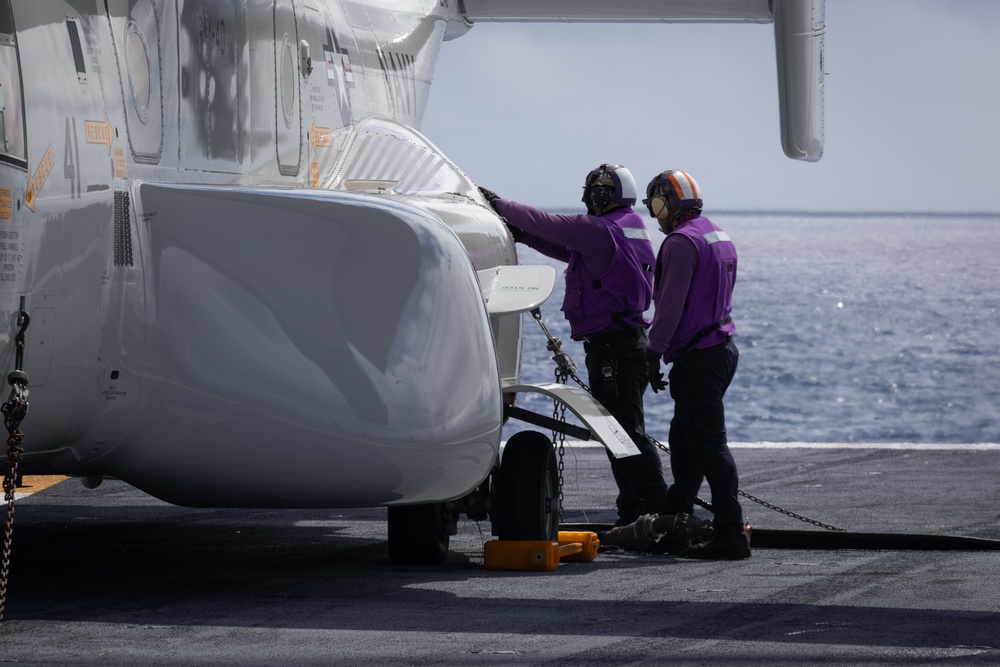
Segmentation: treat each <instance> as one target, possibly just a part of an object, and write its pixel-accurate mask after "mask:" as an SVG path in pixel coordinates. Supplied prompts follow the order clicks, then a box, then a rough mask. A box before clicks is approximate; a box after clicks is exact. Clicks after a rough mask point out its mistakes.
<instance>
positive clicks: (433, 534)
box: [389, 503, 449, 565]
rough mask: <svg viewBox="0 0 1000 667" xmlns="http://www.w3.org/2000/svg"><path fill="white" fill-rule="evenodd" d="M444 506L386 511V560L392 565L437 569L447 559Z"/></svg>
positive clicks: (408, 507)
mask: <svg viewBox="0 0 1000 667" xmlns="http://www.w3.org/2000/svg"><path fill="white" fill-rule="evenodd" d="M445 511H446V504H445V503H433V504H430V505H406V506H401V507H390V508H389V560H391V561H392V562H393V563H395V564H396V565H438V564H440V563H442V562H444V559H445V558H446V557H447V556H448V541H449V537H448V530H447V525H446V522H445Z"/></svg>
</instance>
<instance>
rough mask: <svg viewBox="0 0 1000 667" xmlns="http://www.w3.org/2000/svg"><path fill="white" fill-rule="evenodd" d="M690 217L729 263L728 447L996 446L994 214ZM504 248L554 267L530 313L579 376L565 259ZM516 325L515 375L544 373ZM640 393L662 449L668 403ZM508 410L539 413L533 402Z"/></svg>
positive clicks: (999, 348) (534, 340)
mask: <svg viewBox="0 0 1000 667" xmlns="http://www.w3.org/2000/svg"><path fill="white" fill-rule="evenodd" d="M706 214H707V215H708V216H709V217H710V218H711V219H712V220H713V221H714V222H716V223H717V224H719V225H720V226H721V227H722V228H723V229H725V230H726V231H727V232H729V235H730V236H731V237H732V239H733V241H734V242H735V243H736V247H737V252H738V253H739V258H740V264H739V275H738V277H737V283H736V289H735V292H734V295H733V301H734V306H733V319H734V320H735V322H736V336H735V340H736V343H737V346H738V347H739V348H740V364H739V368H738V370H737V373H736V378H735V379H734V381H733V385H732V386H731V387H730V389H729V392H728V393H727V395H726V421H727V429H728V435H729V439H730V441H733V442H758V441H766V442H921V443H982V442H993V443H996V442H1000V215H961V216H951V215H947V216H946V215H941V216H933V215H904V214H899V215H848V214H775V213H750V212H747V213H742V212H741V213H736V212H726V213H712V212H710V211H709V212H706ZM647 226H648V227H649V228H650V231H651V235H652V237H653V244H654V247H658V246H659V243H660V242H661V241H662V239H663V234H662V233H661V232H660V231H659V229H658V228H657V227H656V224H655V222H654V221H653V220H648V221H647ZM518 249H519V256H520V261H521V262H522V263H525V264H531V263H546V264H550V265H552V266H555V267H557V272H558V275H557V280H556V283H557V284H556V290H555V292H554V293H553V295H552V296H551V297H550V298H549V300H548V301H547V302H546V303H545V304H544V305H543V306H542V315H543V318H544V320H545V323H546V325H547V326H548V327H549V330H550V331H551V332H552V334H553V335H554V336H556V337H558V338H560V339H562V341H563V346H564V349H566V351H567V352H569V354H570V355H571V356H572V357H573V359H574V361H575V362H576V364H577V366H578V367H579V368H580V370H579V372H578V374H579V376H580V378H581V379H582V380H583V381H584V382H586V381H587V376H586V368H585V367H584V363H583V360H584V353H583V346H582V344H580V343H577V342H575V341H572V340H570V338H569V327H568V325H567V324H566V322H565V321H564V320H563V317H562V312H561V311H560V310H559V306H560V305H561V303H562V292H563V285H562V273H561V271H562V269H563V268H565V265H562V264H560V263H558V262H555V261H553V260H549V259H548V258H546V257H544V256H542V255H540V254H539V253H536V252H535V251H533V250H531V249H530V248H526V247H524V246H518ZM524 327H525V338H524V349H523V361H522V379H523V381H524V382H551V381H552V380H553V372H554V368H555V366H554V363H553V362H552V361H551V358H550V357H551V355H550V354H549V353H548V352H547V350H546V349H545V343H546V339H545V337H544V335H543V334H542V333H541V330H540V328H539V327H538V326H537V324H536V323H535V322H534V321H533V320H532V319H531V317H530V316H527V315H526V316H525V323H524ZM570 383H571V384H572V380H570ZM645 402H646V426H647V431H649V433H650V435H652V436H653V437H654V438H656V439H658V440H660V441H661V442H664V443H665V442H666V439H667V431H668V424H669V421H670V418H671V416H672V413H673V406H672V401H671V400H670V398H669V396H666V395H665V394H664V393H663V392H661V393H659V394H654V393H653V392H652V391H651V390H650V391H647V393H646V397H645ZM519 405H521V406H522V407H526V408H528V409H531V410H534V411H536V412H541V413H545V414H551V411H552V402H551V400H549V399H545V398H543V397H540V396H537V397H536V396H530V397H527V398H526V399H520V400H519ZM524 428H527V427H526V426H525V425H524V424H523V423H520V422H510V423H508V425H507V427H506V428H505V437H510V435H512V434H513V433H514V432H516V431H517V430H522V429H524ZM536 430H541V429H536Z"/></svg>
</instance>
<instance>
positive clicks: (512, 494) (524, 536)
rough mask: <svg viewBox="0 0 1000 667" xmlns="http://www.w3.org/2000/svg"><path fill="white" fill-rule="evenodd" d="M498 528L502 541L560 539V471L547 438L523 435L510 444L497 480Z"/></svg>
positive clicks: (554, 453) (513, 438)
mask: <svg viewBox="0 0 1000 667" xmlns="http://www.w3.org/2000/svg"><path fill="white" fill-rule="evenodd" d="M495 528H496V534H497V537H499V538H500V539H501V540H550V541H555V540H556V539H558V535H559V470H558V467H557V464H556V452H555V450H554V449H553V448H552V443H551V442H550V441H549V439H548V438H547V437H546V436H545V434H543V433H539V432H537V431H521V432H520V433H517V434H515V435H514V436H513V437H512V438H511V439H510V440H508V441H507V445H506V446H505V447H504V450H503V459H502V460H501V462H500V474H499V479H498V480H497V513H496V526H495Z"/></svg>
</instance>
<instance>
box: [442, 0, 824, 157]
mask: <svg viewBox="0 0 1000 667" xmlns="http://www.w3.org/2000/svg"><path fill="white" fill-rule="evenodd" d="M459 4H460V12H461V17H458V20H457V21H452V22H451V25H450V28H449V36H450V37H458V36H459V35H461V34H463V33H464V32H465V31H467V30H468V29H469V28H470V27H471V26H472V24H474V23H476V22H480V21H535V22H538V21H568V22H606V23H638V22H643V23H645V22H664V23H733V22H748V23H774V40H775V49H776V51H775V55H776V61H777V69H778V104H779V111H780V123H781V145H782V149H783V150H784V152H785V155H787V156H788V157H790V158H792V159H795V160H805V161H807V162H816V161H817V160H819V159H820V158H821V157H822V156H823V135H824V128H823V39H824V33H825V30H826V28H825V24H824V0H619V2H615V3H610V2H606V0H464V1H463V2H462V3H459Z"/></svg>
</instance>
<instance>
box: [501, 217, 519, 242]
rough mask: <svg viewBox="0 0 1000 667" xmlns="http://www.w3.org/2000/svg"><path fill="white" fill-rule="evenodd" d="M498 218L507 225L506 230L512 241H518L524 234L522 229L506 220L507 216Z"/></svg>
mask: <svg viewBox="0 0 1000 667" xmlns="http://www.w3.org/2000/svg"><path fill="white" fill-rule="evenodd" d="M500 219H501V220H503V224H505V225H507V231H508V232H510V237H511V238H512V239H514V243H517V242H518V241H520V240H521V237H522V236H524V230H523V229H521V228H520V227H515V226H514V225H512V224H510V223H509V222H507V218H500Z"/></svg>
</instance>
